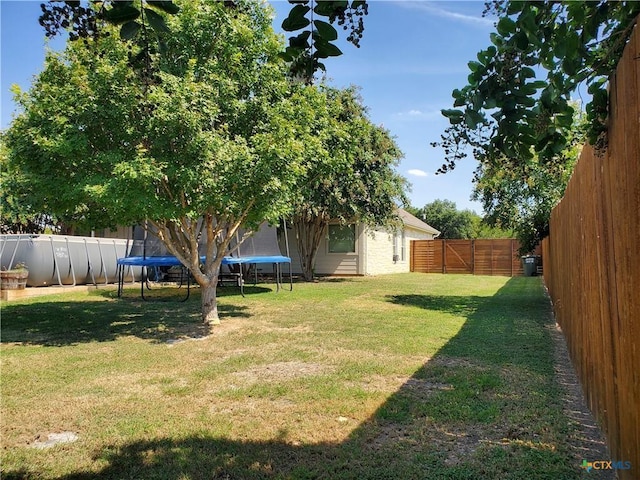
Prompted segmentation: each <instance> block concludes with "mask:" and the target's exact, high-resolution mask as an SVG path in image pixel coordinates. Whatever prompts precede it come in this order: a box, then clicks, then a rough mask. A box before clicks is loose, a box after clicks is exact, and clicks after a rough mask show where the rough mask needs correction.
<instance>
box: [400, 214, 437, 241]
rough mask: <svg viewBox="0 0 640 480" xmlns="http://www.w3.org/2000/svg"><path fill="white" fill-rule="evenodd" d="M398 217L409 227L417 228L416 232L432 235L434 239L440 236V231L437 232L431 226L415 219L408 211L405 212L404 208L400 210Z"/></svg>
mask: <svg viewBox="0 0 640 480" xmlns="http://www.w3.org/2000/svg"><path fill="white" fill-rule="evenodd" d="M398 216H399V217H400V218H401V219H402V222H403V223H404V224H405V225H406V226H408V227H412V228H415V229H416V230H420V231H423V232H426V233H430V234H432V235H433V236H434V237H437V236H438V235H440V231H439V230H436V229H435V228H433V227H432V226H431V225H429V224H427V223H425V222H423V221H422V220H420V219H419V218H417V217H414V216H413V215H411V214H410V213H409V212H407V211H406V210H403V209H402V208H398Z"/></svg>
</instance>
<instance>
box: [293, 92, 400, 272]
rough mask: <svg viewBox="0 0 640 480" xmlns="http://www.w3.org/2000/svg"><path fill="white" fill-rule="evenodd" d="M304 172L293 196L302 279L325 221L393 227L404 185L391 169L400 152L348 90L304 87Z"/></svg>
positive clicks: (311, 266) (312, 263)
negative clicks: (305, 132) (305, 138)
mask: <svg viewBox="0 0 640 480" xmlns="http://www.w3.org/2000/svg"><path fill="white" fill-rule="evenodd" d="M305 93H306V96H307V98H308V100H307V103H306V104H307V105H308V107H307V110H306V111H307V116H306V118H305V119H304V122H305V126H306V129H307V134H308V136H309V138H310V139H312V140H310V142H309V143H307V151H306V170H305V175H304V177H303V178H302V180H301V182H300V187H299V189H298V195H297V196H296V197H295V202H294V211H293V226H294V229H295V233H296V241H297V247H298V251H299V252H300V259H301V267H302V271H303V275H304V278H305V279H306V280H312V279H313V269H314V266H315V259H316V256H317V253H318V248H319V246H320V242H321V240H322V239H323V238H324V237H325V236H326V234H327V230H328V227H329V221H330V220H339V221H341V222H342V223H347V222H353V221H359V222H361V223H363V224H365V225H369V226H371V227H375V226H378V225H381V226H387V227H393V226H394V225H396V223H397V221H398V218H397V216H396V208H397V206H398V204H404V203H406V197H405V193H404V192H405V189H406V185H407V182H406V180H405V179H404V178H403V177H401V176H400V175H399V174H398V173H397V172H396V170H395V167H396V166H397V164H398V162H399V161H400V159H401V158H402V152H401V151H400V149H399V148H398V146H397V145H396V143H395V141H394V140H393V138H392V137H391V135H390V134H389V132H388V131H386V130H385V129H384V128H382V127H380V126H377V125H374V124H373V123H372V122H371V121H370V120H369V118H368V117H367V112H366V109H365V107H364V105H363V104H362V99H361V97H360V96H359V95H358V94H357V91H356V90H355V89H353V88H349V89H345V90H336V89H331V88H327V87H322V86H320V87H314V86H309V87H306V88H305Z"/></svg>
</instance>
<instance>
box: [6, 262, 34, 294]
mask: <svg viewBox="0 0 640 480" xmlns="http://www.w3.org/2000/svg"><path fill="white" fill-rule="evenodd" d="M28 277H29V269H28V268H27V266H26V265H25V264H24V263H22V262H19V263H16V264H15V265H14V266H13V268H11V269H5V268H3V269H2V270H0V290H22V289H23V288H24V287H26V286H27V278H28Z"/></svg>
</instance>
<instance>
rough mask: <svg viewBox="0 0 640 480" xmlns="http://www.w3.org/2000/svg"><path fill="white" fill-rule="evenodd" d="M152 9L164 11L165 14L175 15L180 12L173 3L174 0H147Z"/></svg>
mask: <svg viewBox="0 0 640 480" xmlns="http://www.w3.org/2000/svg"><path fill="white" fill-rule="evenodd" d="M147 3H148V4H149V6H150V7H153V8H157V9H158V10H162V11H163V12H165V13H169V14H171V15H175V14H176V13H178V12H179V11H180V7H179V6H177V5H176V4H175V3H173V1H172V0H147Z"/></svg>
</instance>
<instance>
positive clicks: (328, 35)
mask: <svg viewBox="0 0 640 480" xmlns="http://www.w3.org/2000/svg"><path fill="white" fill-rule="evenodd" d="M313 24H314V25H315V27H316V28H317V29H318V33H319V34H320V36H321V37H322V38H323V39H324V40H325V41H327V42H332V41H333V40H337V39H338V32H337V31H336V29H335V28H333V25H331V24H329V23H327V22H323V21H322V20H314V22H313Z"/></svg>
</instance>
